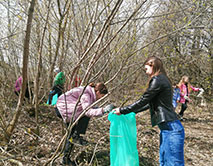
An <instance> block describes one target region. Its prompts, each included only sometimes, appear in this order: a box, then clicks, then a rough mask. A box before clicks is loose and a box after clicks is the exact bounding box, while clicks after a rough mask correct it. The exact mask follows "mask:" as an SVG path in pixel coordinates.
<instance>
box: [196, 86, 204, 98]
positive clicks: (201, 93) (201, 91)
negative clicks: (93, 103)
mask: <svg viewBox="0 0 213 166" xmlns="http://www.w3.org/2000/svg"><path fill="white" fill-rule="evenodd" d="M199 91H200V92H199V94H198V95H197V97H202V96H203V92H204V89H203V88H200V89H199Z"/></svg>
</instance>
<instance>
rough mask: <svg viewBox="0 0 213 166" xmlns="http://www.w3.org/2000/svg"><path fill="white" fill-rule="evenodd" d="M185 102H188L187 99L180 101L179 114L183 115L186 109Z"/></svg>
mask: <svg viewBox="0 0 213 166" xmlns="http://www.w3.org/2000/svg"><path fill="white" fill-rule="evenodd" d="M187 103H188V101H185V103H182V105H181V110H180V113H179V115H180V116H183V114H184V111H185V110H186V109H187Z"/></svg>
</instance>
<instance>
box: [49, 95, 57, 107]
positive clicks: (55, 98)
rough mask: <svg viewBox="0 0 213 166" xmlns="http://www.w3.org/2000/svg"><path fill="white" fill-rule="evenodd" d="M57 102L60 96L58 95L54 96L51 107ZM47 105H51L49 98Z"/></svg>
mask: <svg viewBox="0 0 213 166" xmlns="http://www.w3.org/2000/svg"><path fill="white" fill-rule="evenodd" d="M57 100H58V94H57V93H56V94H55V95H54V96H53V98H52V103H51V105H53V106H54V105H56V103H57ZM47 104H49V98H48V100H47Z"/></svg>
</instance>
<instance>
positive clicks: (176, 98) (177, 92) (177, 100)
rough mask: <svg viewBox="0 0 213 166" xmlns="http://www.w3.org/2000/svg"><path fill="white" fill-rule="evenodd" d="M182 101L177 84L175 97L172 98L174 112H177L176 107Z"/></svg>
mask: <svg viewBox="0 0 213 166" xmlns="http://www.w3.org/2000/svg"><path fill="white" fill-rule="evenodd" d="M179 101H180V88H179V87H178V85H177V84H174V85H173V97H172V105H173V107H174V111H175V110H176V107H177V105H178V102H179Z"/></svg>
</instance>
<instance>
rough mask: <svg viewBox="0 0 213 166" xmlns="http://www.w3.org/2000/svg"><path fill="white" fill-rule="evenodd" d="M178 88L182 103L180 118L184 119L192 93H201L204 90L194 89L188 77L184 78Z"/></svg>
mask: <svg viewBox="0 0 213 166" xmlns="http://www.w3.org/2000/svg"><path fill="white" fill-rule="evenodd" d="M178 87H179V88H180V101H179V102H180V103H182V105H181V110H180V112H179V115H180V117H181V118H182V117H183V114H184V111H185V110H186V109H187V103H188V102H190V98H189V96H190V92H191V91H199V90H202V88H195V87H193V86H192V85H191V84H190V82H189V77H188V76H183V77H182V78H181V80H180V82H179V84H178Z"/></svg>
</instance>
